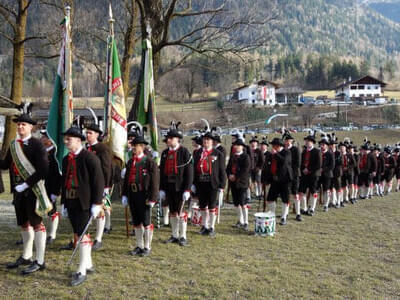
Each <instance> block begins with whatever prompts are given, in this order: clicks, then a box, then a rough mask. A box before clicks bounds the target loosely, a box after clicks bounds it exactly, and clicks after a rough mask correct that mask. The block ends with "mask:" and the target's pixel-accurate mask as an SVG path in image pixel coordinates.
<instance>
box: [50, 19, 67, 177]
mask: <svg viewBox="0 0 400 300" xmlns="http://www.w3.org/2000/svg"><path fill="white" fill-rule="evenodd" d="M61 26H62V28H63V41H62V46H61V50H60V59H59V62H58V68H57V76H56V80H55V83H54V91H53V96H52V99H51V104H50V110H49V118H48V122H47V135H48V136H49V138H50V139H51V141H52V142H53V145H54V146H55V148H56V160H57V163H58V168H59V171H60V173H61V169H62V160H63V158H64V156H65V155H66V154H67V152H68V150H67V149H66V147H65V144H64V139H63V138H64V137H63V135H62V133H63V132H65V131H66V130H67V129H68V128H69V127H70V126H71V124H72V119H73V112H72V109H73V108H72V78H71V66H72V61H71V50H70V49H71V39H70V23H69V16H66V17H65V19H64V20H63V22H62V23H61Z"/></svg>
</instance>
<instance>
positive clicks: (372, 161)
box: [358, 153, 377, 174]
mask: <svg viewBox="0 0 400 300" xmlns="http://www.w3.org/2000/svg"><path fill="white" fill-rule="evenodd" d="M366 155H367V160H366V164H365V166H364V167H363V168H361V167H360V164H361V162H362V157H363V156H362V154H360V156H359V159H358V168H359V170H360V173H364V174H372V173H373V172H376V170H377V160H376V156H375V155H374V154H373V153H368V154H366Z"/></svg>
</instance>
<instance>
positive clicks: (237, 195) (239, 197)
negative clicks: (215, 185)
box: [231, 184, 247, 206]
mask: <svg viewBox="0 0 400 300" xmlns="http://www.w3.org/2000/svg"><path fill="white" fill-rule="evenodd" d="M231 192H232V199H233V204H234V205H235V206H239V205H240V206H245V205H246V204H247V188H244V189H242V188H236V187H235V184H231Z"/></svg>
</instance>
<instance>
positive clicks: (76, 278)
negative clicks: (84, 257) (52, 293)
mask: <svg viewBox="0 0 400 300" xmlns="http://www.w3.org/2000/svg"><path fill="white" fill-rule="evenodd" d="M85 280H86V275H82V274H81V273H80V272H79V273H75V274H74V275H73V277H72V281H71V286H77V285H80V284H81V283H83V282H84V281H85Z"/></svg>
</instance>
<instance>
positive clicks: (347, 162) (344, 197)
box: [337, 142, 354, 207]
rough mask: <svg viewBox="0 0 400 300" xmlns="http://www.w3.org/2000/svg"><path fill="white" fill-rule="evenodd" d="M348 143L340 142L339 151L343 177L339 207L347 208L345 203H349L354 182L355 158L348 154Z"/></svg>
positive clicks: (341, 179)
mask: <svg viewBox="0 0 400 300" xmlns="http://www.w3.org/2000/svg"><path fill="white" fill-rule="evenodd" d="M347 146H348V143H344V142H340V143H339V150H340V156H341V161H342V177H341V178H340V182H341V188H340V190H339V197H338V203H337V205H340V206H341V207H345V206H346V205H345V203H347V202H348V201H349V198H348V197H349V193H348V191H349V186H350V185H351V184H352V182H353V176H354V157H353V155H351V154H350V153H348V152H347Z"/></svg>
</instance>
